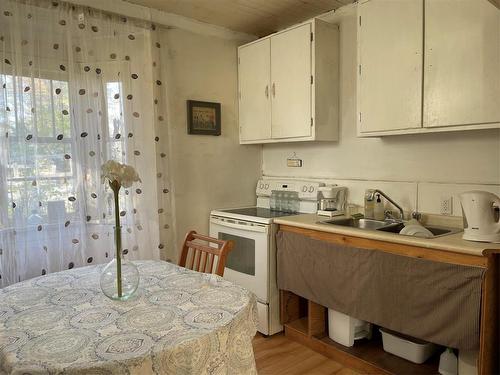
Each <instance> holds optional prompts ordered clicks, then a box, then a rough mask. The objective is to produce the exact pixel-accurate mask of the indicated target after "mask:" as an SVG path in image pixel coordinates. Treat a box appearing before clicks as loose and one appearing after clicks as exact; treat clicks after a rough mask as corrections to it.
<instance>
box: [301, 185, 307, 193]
mask: <svg viewBox="0 0 500 375" xmlns="http://www.w3.org/2000/svg"><path fill="white" fill-rule="evenodd" d="M302 192H304V193H305V192H307V186H306V185H304V186H302Z"/></svg>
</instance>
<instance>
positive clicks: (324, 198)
mask: <svg viewBox="0 0 500 375" xmlns="http://www.w3.org/2000/svg"><path fill="white" fill-rule="evenodd" d="M318 191H319V197H318V198H319V201H318V215H322V216H329V217H333V216H340V215H344V213H345V206H346V195H347V188H346V187H344V186H333V185H327V186H321V187H319V188H318Z"/></svg>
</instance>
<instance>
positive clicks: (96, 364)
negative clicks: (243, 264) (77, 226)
mask: <svg viewBox="0 0 500 375" xmlns="http://www.w3.org/2000/svg"><path fill="white" fill-rule="evenodd" d="M135 263H136V264H137V266H138V268H139V272H140V275H141V281H140V285H139V289H138V293H137V296H136V297H134V298H133V299H131V300H129V301H127V302H117V301H112V300H110V299H108V298H106V297H105V296H104V294H103V293H102V292H101V290H100V288H99V276H100V270H101V269H102V267H103V265H99V266H90V267H83V268H78V269H72V270H68V271H63V272H57V273H53V274H49V275H46V276H41V277H37V278H35V279H31V280H27V281H24V282H21V283H17V284H14V285H12V286H9V287H7V288H4V289H0V374H25V373H27V374H81V375H83V374H85V375H91V374H92V375H98V374H99V375H105V374H120V375H121V374H141V375H142V374H256V373H257V371H256V368H255V359H254V355H253V349H252V338H253V336H254V335H255V333H256V321H257V314H256V309H257V307H256V300H255V297H254V295H253V294H252V293H250V292H248V291H247V290H245V289H243V288H241V287H239V286H237V285H235V284H233V283H230V282H228V281H225V280H224V279H222V278H220V277H219V276H216V275H210V274H202V273H198V272H193V271H191V270H187V269H185V268H182V267H179V266H176V265H173V264H171V263H167V262H163V261H140V262H135Z"/></svg>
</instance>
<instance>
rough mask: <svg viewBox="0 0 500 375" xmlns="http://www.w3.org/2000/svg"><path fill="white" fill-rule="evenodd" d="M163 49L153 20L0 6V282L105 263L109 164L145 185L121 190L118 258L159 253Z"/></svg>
mask: <svg viewBox="0 0 500 375" xmlns="http://www.w3.org/2000/svg"><path fill="white" fill-rule="evenodd" d="M160 48H161V45H160V43H159V40H158V32H157V30H156V28H155V26H154V25H151V24H150V23H148V24H146V23H141V22H139V21H136V20H131V19H127V18H125V17H120V16H116V15H110V14H105V13H101V12H99V11H95V10H91V9H88V8H81V7H77V6H74V5H71V4H68V3H65V2H59V1H46V0H31V1H21V0H18V1H12V0H0V58H1V60H0V85H1V89H0V277H1V278H0V287H1V286H6V285H9V284H12V283H14V282H17V281H20V280H24V279H27V278H30V277H34V276H39V275H43V274H45V273H49V272H56V271H60V270H63V269H68V268H73V267H79V266H84V265H88V264H95V263H104V262H107V261H109V260H111V258H112V257H113V254H114V241H113V226H114V222H113V221H114V220H113V205H112V199H113V198H112V192H111V191H110V189H109V188H108V187H107V186H105V185H104V184H103V183H102V181H101V175H100V174H101V172H100V166H101V165H102V164H103V163H104V162H105V161H106V160H108V159H114V160H117V161H120V162H124V163H127V164H130V165H133V166H134V167H135V168H136V169H137V170H138V172H139V175H140V177H141V179H142V183H140V184H138V185H134V186H133V187H132V188H130V189H127V190H125V191H123V190H122V193H121V205H120V207H121V210H122V211H121V212H120V215H121V216H122V226H123V248H124V250H123V251H124V254H125V256H127V257H129V258H130V259H156V258H158V257H159V252H160V250H161V249H162V248H164V247H165V243H164V242H165V241H163V242H161V241H160V230H161V231H162V232H163V233H162V238H167V240H168V239H169V238H170V237H171V233H170V227H171V223H170V221H171V217H170V194H169V192H170V187H169V183H168V180H167V179H166V177H167V176H164V175H163V174H162V173H160V172H157V170H160V171H165V170H166V163H167V160H168V158H167V154H168V153H167V150H166V149H165V147H166V146H165V145H167V144H168V142H166V140H165V141H164V140H160V139H159V137H158V135H157V134H159V130H160V129H162V131H161V134H162V135H164V134H166V132H165V129H164V128H162V127H163V126H165V125H164V123H165V121H166V119H165V118H166V115H165V114H164V113H162V111H161V110H162V103H164V100H165V98H164V91H165V82H163V81H162V77H161V72H162V69H161V66H160V56H161V53H160ZM157 165H158V168H157ZM160 223H161V227H160Z"/></svg>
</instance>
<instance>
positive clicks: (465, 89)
mask: <svg viewBox="0 0 500 375" xmlns="http://www.w3.org/2000/svg"><path fill="white" fill-rule="evenodd" d="M358 17H359V24H358V63H359V72H358V119H357V120H358V136H361V137H365V136H384V135H392V134H412V133H429V132H438V131H456V130H470V129H487V128H497V127H500V9H498V8H497V7H495V6H494V5H493V4H492V3H491V2H489V1H488V0H362V1H361V2H360V3H359V5H358Z"/></svg>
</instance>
